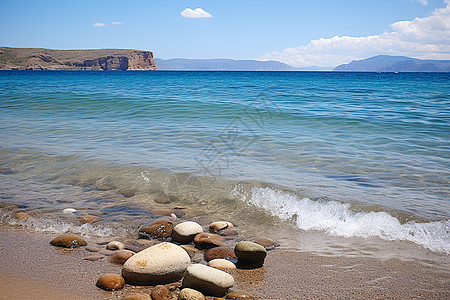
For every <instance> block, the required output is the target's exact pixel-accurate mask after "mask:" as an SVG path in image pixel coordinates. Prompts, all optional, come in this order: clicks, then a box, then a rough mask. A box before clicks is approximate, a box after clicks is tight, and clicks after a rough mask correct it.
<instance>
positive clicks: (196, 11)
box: [181, 7, 212, 18]
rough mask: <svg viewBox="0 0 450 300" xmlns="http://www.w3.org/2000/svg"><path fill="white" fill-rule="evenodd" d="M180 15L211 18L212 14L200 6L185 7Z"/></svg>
mask: <svg viewBox="0 0 450 300" xmlns="http://www.w3.org/2000/svg"><path fill="white" fill-rule="evenodd" d="M181 16H183V17H185V18H212V15H211V14H210V13H208V12H206V11H204V10H203V9H201V8H200V7H198V8H196V9H191V8H186V9H185V10H183V11H182V12H181Z"/></svg>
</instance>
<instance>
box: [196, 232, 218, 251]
mask: <svg viewBox="0 0 450 300" xmlns="http://www.w3.org/2000/svg"><path fill="white" fill-rule="evenodd" d="M222 243H223V237H221V236H220V235H218V234H215V233H209V232H203V233H199V234H197V235H196V236H195V237H194V244H195V246H196V247H197V248H200V249H209V248H212V247H218V246H220V245H222Z"/></svg>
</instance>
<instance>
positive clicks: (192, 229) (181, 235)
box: [173, 221, 203, 243]
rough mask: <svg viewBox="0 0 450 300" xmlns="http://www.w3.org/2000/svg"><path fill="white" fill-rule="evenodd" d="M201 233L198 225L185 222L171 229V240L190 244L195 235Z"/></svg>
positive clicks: (200, 227) (201, 229) (201, 230)
mask: <svg viewBox="0 0 450 300" xmlns="http://www.w3.org/2000/svg"><path fill="white" fill-rule="evenodd" d="M202 232H203V228H202V226H201V225H200V224H198V223H196V222H192V221H187V222H183V223H180V224H178V225H176V226H175V227H174V228H173V239H174V240H175V241H177V242H180V243H190V242H192V240H193V239H194V237H195V236H196V235H197V234H199V233H202Z"/></svg>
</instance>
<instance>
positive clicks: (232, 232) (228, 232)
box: [219, 228, 239, 236]
mask: <svg viewBox="0 0 450 300" xmlns="http://www.w3.org/2000/svg"><path fill="white" fill-rule="evenodd" d="M219 233H220V235H225V236H235V235H239V233H238V232H237V230H236V229H232V228H228V229H224V230H221V231H219Z"/></svg>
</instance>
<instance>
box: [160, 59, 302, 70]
mask: <svg viewBox="0 0 450 300" xmlns="http://www.w3.org/2000/svg"><path fill="white" fill-rule="evenodd" d="M155 61H156V65H157V66H158V70H178V71H181V70H189V71H293V70H295V68H293V67H291V66H289V65H287V64H285V63H282V62H279V61H258V60H233V59H185V58H173V59H160V58H155Z"/></svg>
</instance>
